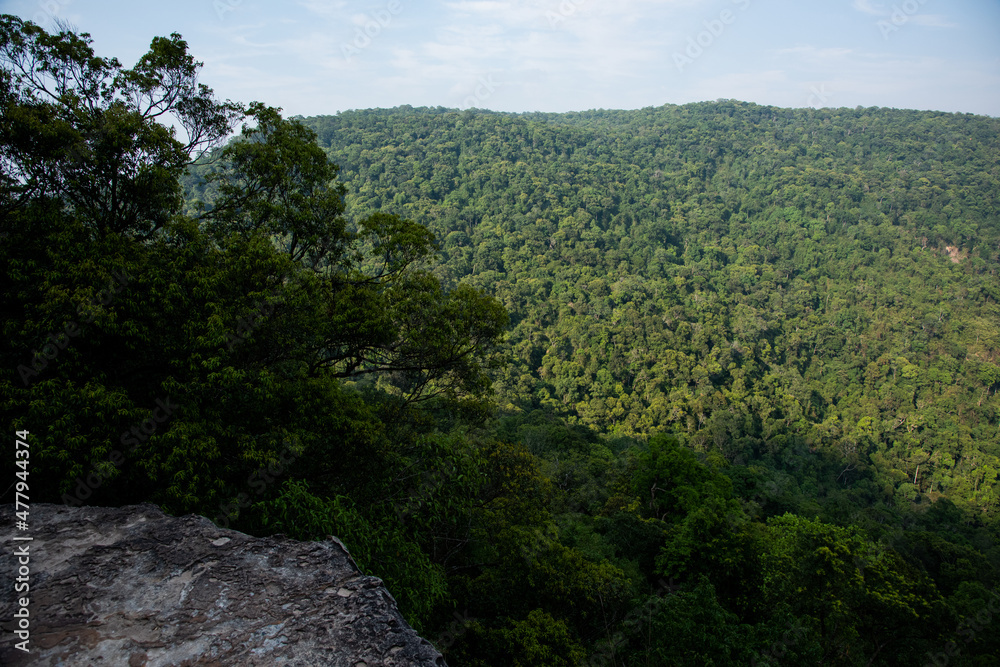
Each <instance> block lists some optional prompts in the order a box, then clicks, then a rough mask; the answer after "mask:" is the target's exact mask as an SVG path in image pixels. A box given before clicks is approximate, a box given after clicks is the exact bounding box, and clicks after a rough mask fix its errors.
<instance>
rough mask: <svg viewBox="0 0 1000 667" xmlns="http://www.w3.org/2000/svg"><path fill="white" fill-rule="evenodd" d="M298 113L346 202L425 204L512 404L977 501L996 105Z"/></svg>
mask: <svg viewBox="0 0 1000 667" xmlns="http://www.w3.org/2000/svg"><path fill="white" fill-rule="evenodd" d="M304 122H305V123H306V124H307V125H309V126H311V127H312V128H313V129H314V130H316V132H317V133H318V135H319V138H320V143H321V145H323V146H324V147H325V148H326V149H327V151H328V153H329V155H330V156H331V158H332V160H333V161H334V162H336V163H337V164H339V165H340V167H341V178H342V180H343V181H344V182H345V183H346V185H347V190H348V195H347V201H348V209H349V210H352V211H354V212H355V213H356V214H358V215H361V214H363V213H364V212H366V211H369V210H383V211H390V212H394V213H399V214H401V215H404V216H406V217H409V218H412V219H414V220H415V221H417V222H421V223H423V224H426V225H427V226H428V227H429V228H430V229H431V230H432V231H433V232H434V233H435V235H436V236H437V238H438V240H439V242H440V244H441V249H442V258H443V263H442V266H441V267H440V268H439V272H440V274H441V275H442V277H444V278H446V279H448V280H451V281H463V282H468V283H470V284H472V285H475V286H477V287H481V288H483V289H485V290H486V291H488V292H490V293H492V294H494V295H495V296H497V297H498V298H499V299H500V300H501V301H502V302H503V303H504V304H505V305H506V307H507V308H508V310H509V311H510V313H511V318H512V323H513V327H512V330H511V333H510V336H509V342H510V346H511V349H512V351H513V358H512V363H511V365H510V366H509V368H508V370H507V371H506V372H505V373H504V374H503V376H502V377H501V378H500V380H499V382H498V388H499V390H500V392H501V396H503V398H504V401H505V403H506V404H507V405H508V407H516V408H519V409H522V410H526V411H530V410H531V409H538V408H541V409H545V410H547V411H554V412H556V413H557V414H559V415H561V416H563V417H565V418H566V419H567V420H568V421H569V422H571V423H574V422H575V423H580V424H583V425H587V426H590V427H593V428H595V429H597V430H598V431H600V432H604V433H607V434H612V435H633V436H635V435H638V436H645V435H648V434H650V433H653V432H657V431H667V432H670V433H673V434H675V435H676V436H678V437H680V438H681V439H682V441H685V442H687V443H688V444H689V445H690V446H692V447H694V448H695V449H701V450H708V449H718V450H719V451H721V452H722V453H723V454H724V455H725V456H726V457H727V458H728V459H729V460H730V461H733V462H736V463H746V462H751V461H755V460H760V459H763V460H766V461H767V462H769V463H770V464H771V465H772V466H774V467H776V468H778V469H786V470H788V471H794V470H798V471H801V470H802V469H803V466H805V468H806V469H813V470H814V471H822V470H825V471H828V472H830V473H833V477H830V479H831V480H832V479H833V478H834V477H835V478H836V479H837V480H838V481H839V483H840V484H848V483H850V482H858V483H857V484H852V486H853V487H855V488H854V490H853V492H854V493H856V494H858V498H857V500H860V501H862V502H867V501H875V500H886V499H888V500H890V501H892V500H893V499H898V500H899V501H901V502H905V501H909V500H912V499H913V498H915V497H917V494H918V493H924V494H930V496H931V497H936V494H946V495H947V496H949V497H950V498H952V499H953V500H956V501H958V502H960V503H965V504H967V506H968V508H969V509H970V510H972V511H973V512H975V513H981V512H985V513H988V514H991V513H992V512H994V511H995V510H996V508H997V502H998V500H1000V499H998V496H997V485H996V476H997V472H998V471H1000V443H998V438H997V400H998V399H997V398H996V396H995V392H996V389H997V387H998V385H1000V366H998V365H997V353H998V350H1000V335H998V331H997V326H996V325H997V323H998V322H1000V308H998V305H997V300H998V298H1000V282H998V278H997V275H996V269H997V262H998V252H1000V206H998V195H1000V167H998V159H997V158H998V157H1000V132H998V130H1000V122H998V121H997V120H996V119H991V118H986V117H978V116H972V115H956V114H943V113H934V112H916V111H899V110H888V109H860V108H859V109H856V110H849V109H838V110H808V109H807V110H789V109H779V108H773V107H761V106H757V105H753V104H744V103H738V102H732V101H720V102H716V103H704V104H693V105H686V106H665V107H661V108H655V109H643V110H638V111H591V112H584V113H573V114H521V115H515V114H500V113H491V112H480V111H467V112H456V111H451V110H446V109H413V108H409V107H402V108H398V109H392V110H368V111H351V112H346V113H341V114H339V115H337V116H325V117H317V118H308V119H304ZM393 193H394V194H393ZM389 196H392V199H388V197H389ZM795 476H796V477H801V475H799V474H797V475H795ZM821 476H822V475H821Z"/></svg>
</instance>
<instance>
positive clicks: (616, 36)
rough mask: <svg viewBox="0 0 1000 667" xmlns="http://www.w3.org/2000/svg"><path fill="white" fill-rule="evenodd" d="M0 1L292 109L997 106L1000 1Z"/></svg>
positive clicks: (118, 50) (237, 94) (993, 109)
mask: <svg viewBox="0 0 1000 667" xmlns="http://www.w3.org/2000/svg"><path fill="white" fill-rule="evenodd" d="M0 12H3V13H12V14H16V15H18V16H20V17H22V18H27V19H33V20H36V21H41V22H42V24H43V25H45V26H46V27H51V25H52V18H53V17H59V18H61V19H65V20H68V21H69V22H70V23H71V24H73V25H74V26H75V27H77V28H78V29H79V30H81V31H84V32H89V33H91V35H92V36H93V38H94V46H95V48H96V50H97V52H98V53H99V54H101V55H109V56H111V55H113V56H116V57H118V58H119V60H121V61H122V62H123V63H125V64H127V65H131V64H132V63H134V62H135V60H136V59H137V58H138V57H139V56H140V55H141V54H142V53H144V52H145V50H146V49H147V48H148V46H149V41H150V39H152V37H154V36H155V35H167V34H169V33H171V32H179V33H181V34H182V35H183V36H184V38H185V39H186V40H187V41H188V43H189V45H190V50H191V52H192V53H193V54H194V55H195V57H196V58H197V59H198V60H201V61H203V62H204V63H205V67H204V69H203V71H202V76H201V80H202V82H203V83H205V84H207V85H209V86H210V87H212V88H214V89H215V90H216V92H217V93H218V94H219V95H220V96H221V97H225V98H231V99H233V100H239V101H241V102H250V101H252V100H260V101H262V102H266V103H268V104H271V105H274V106H280V107H283V108H284V110H285V113H286V115H297V114H302V115H318V114H332V113H336V112H337V111H343V110H346V109H362V108H368V107H393V106H398V105H401V104H411V105H413V106H439V105H440V106H445V107H457V108H467V107H469V106H477V107H481V108H488V109H496V110H502V111H570V110H584V109H594V108H605V109H635V108H640V107H646V106H659V105H662V104H665V103H673V104H681V103H685V102H693V101H699V100H714V99H717V98H732V99H739V100H746V101H751V102H757V103H759V104H773V105H778V106H784V107H805V106H814V107H820V106H831V107H855V106H858V105H861V106H866V107H867V106H885V107H898V108H911V109H935V110H942V111H961V112H972V113H979V114H988V115H991V116H1000V37H998V35H1000V0H798V1H797V2H793V1H792V0H450V1H449V0H372V1H367V0H357V1H353V0H352V1H344V0H341V1H327V2H324V1H322V0H299V1H297V2H295V1H290V2H280V3H279V2H263V1H258V0H174V1H172V2H134V1H132V2H125V1H122V0H33V1H32V0H0ZM366 32H367V34H366Z"/></svg>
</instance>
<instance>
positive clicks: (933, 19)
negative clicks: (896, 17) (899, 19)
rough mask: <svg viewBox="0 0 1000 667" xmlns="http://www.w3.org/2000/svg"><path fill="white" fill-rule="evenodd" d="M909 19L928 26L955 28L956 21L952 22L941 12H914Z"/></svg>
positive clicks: (956, 25)
mask: <svg viewBox="0 0 1000 667" xmlns="http://www.w3.org/2000/svg"><path fill="white" fill-rule="evenodd" d="M910 20H911V21H913V22H914V23H916V24H917V25H922V26H926V27H928V28H957V27H958V24H957V23H952V22H951V21H949V20H948V18H947V17H946V16H944V15H943V14H915V15H913V16H911V17H910Z"/></svg>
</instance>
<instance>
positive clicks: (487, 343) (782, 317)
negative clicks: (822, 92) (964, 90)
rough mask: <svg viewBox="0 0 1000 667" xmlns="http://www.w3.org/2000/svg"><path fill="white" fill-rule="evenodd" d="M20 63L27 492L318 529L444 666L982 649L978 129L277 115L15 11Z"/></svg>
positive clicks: (15, 290) (888, 118) (985, 465)
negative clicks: (172, 124) (396, 606)
mask: <svg viewBox="0 0 1000 667" xmlns="http://www.w3.org/2000/svg"><path fill="white" fill-rule="evenodd" d="M0 62H2V65H3V70H2V72H3V76H2V78H0V104H2V110H3V115H2V117H0V150H2V156H3V161H2V163H0V240H2V242H0V254H2V256H3V261H2V267H3V269H2V270H3V276H2V281H3V289H2V290H0V317H2V325H3V328H4V333H5V336H4V339H3V341H2V345H3V347H2V348H0V353H2V356H3V359H4V362H3V364H2V368H0V397H2V402H0V409H2V412H3V415H4V419H5V423H8V424H11V425H12V426H13V427H14V428H16V429H25V430H29V431H31V434H30V440H31V458H30V467H29V466H28V465H27V463H26V464H25V465H23V466H19V467H18V468H16V471H17V474H18V475H19V476H20V479H22V480H26V481H27V482H28V483H29V485H30V488H31V498H32V500H33V501H34V502H45V501H49V502H65V503H67V504H71V505H76V504H81V503H92V504H98V505H123V504H128V503H134V502H145V501H149V502H156V503H158V504H160V505H161V506H163V507H164V508H165V509H167V510H168V511H171V512H175V513H182V512H199V513H202V514H204V515H206V516H208V517H210V518H213V519H214V520H215V521H216V522H217V523H219V524H220V525H223V526H231V527H234V528H237V529H239V530H243V531H246V532H249V533H252V534H258V535H266V534H273V533H276V532H284V533H286V534H289V535H292V536H294V537H297V538H300V539H323V538H324V537H325V536H326V535H329V534H335V535H337V536H339V537H340V538H341V539H343V541H344V542H345V543H346V544H347V545H348V547H349V548H350V549H351V552H352V554H353V555H354V556H355V558H356V559H357V561H358V562H359V564H360V565H361V567H362V568H364V569H365V570H366V571H367V572H370V573H373V574H376V575H378V576H380V577H382V578H383V579H384V580H385V582H386V585H387V586H388V587H389V590H390V591H391V592H392V593H393V595H394V596H395V597H396V599H397V600H398V601H399V603H400V607H401V609H402V610H403V612H404V614H405V615H406V617H407V619H408V620H409V621H410V622H411V623H412V624H413V625H414V626H415V627H417V628H418V629H419V630H420V631H421V632H422V633H424V635H425V636H427V637H428V638H430V639H432V641H434V642H435V644H436V645H437V646H438V647H439V648H440V649H441V650H442V651H444V652H445V653H446V655H447V657H448V660H449V661H450V663H451V664H453V665H473V666H476V665H484V666H485V665H504V666H505V667H506V666H509V665H515V666H516V665H522V666H524V667H527V666H529V665H531V666H534V665H545V666H549V665H552V666H558V665H591V666H593V665H646V664H670V665H698V666H702V665H707V664H708V665H749V664H787V665H817V664H823V665H896V664H906V665H914V664H938V665H940V664H952V665H986V664H992V663H991V662H990V660H991V659H993V656H995V655H997V654H998V653H1000V644H998V640H997V639H996V638H997V637H998V635H997V633H996V632H995V628H994V629H993V630H990V629H989V626H990V624H991V623H993V622H994V621H993V618H994V616H996V614H997V612H998V611H1000V594H998V588H997V585H998V584H1000V550H998V547H997V546H996V545H997V537H998V523H997V511H998V507H997V500H998V499H997V496H996V494H997V472H998V470H1000V467H998V466H1000V462H998V456H1000V452H998V437H997V413H996V401H997V399H996V395H995V392H996V389H997V388H998V384H1000V366H998V364H997V350H998V343H1000V341H998V336H1000V334H998V331H997V322H998V321H1000V320H998V317H997V312H996V311H997V298H998V293H1000V289H998V287H1000V286H998V284H997V276H996V267H997V264H998V253H1000V225H998V217H997V216H998V211H1000V208H998V206H997V200H996V198H997V196H998V193H1000V188H998V187H997V186H998V168H1000V167H998V160H997V157H998V156H1000V150H998V148H1000V147H998V145H997V142H998V136H1000V133H998V131H997V130H998V129H1000V128H998V121H997V120H995V119H991V118H984V117H977V116H969V115H957V114H939V113H932V112H915V111H897V110H886V109H857V110H845V109H840V110H788V109H777V108H772V107H760V106H757V105H752V104H744V103H739V102H733V101H719V102H715V103H705V104H695V105H685V106H680V107H677V106H665V107H662V108H657V109H643V110H638V111H591V112H585V113H577V114H497V113H491V112H483V111H469V112H457V111H453V110H448V109H413V108H409V107H403V108H399V109H393V110H369V111H352V112H347V113H342V114H339V115H337V116H326V117H317V118H308V119H292V120H286V119H284V118H282V116H281V115H280V113H279V111H278V110H276V109H272V108H268V107H266V106H264V105H261V104H257V103H254V104H250V105H248V106H243V105H241V104H237V103H232V102H220V101H218V100H216V99H215V98H214V96H213V94H212V91H211V90H210V89H208V88H207V87H205V86H202V85H200V84H198V83H197V74H198V72H199V69H200V65H199V64H198V63H197V62H195V61H194V60H193V58H192V57H191V56H190V55H189V54H188V53H187V45H186V44H185V43H184V41H183V40H182V39H181V37H180V36H179V35H172V36H171V37H170V38H157V39H156V40H154V41H153V43H152V45H151V49H150V52H149V54H147V56H145V57H143V58H142V59H141V60H140V61H139V63H137V64H136V66H134V67H132V68H130V69H126V68H124V67H123V66H121V65H120V64H119V63H118V62H117V61H114V60H108V59H102V58H97V57H95V56H94V54H93V51H92V50H91V48H90V46H89V39H88V38H87V37H86V36H77V35H74V34H72V33H69V32H64V33H59V34H49V33H46V32H45V31H43V30H41V29H39V28H37V27H35V26H33V25H31V24H27V23H24V22H22V21H20V20H19V19H16V18H14V17H9V16H6V17H2V19H0ZM168 116H172V117H173V118H174V119H175V120H176V121H177V123H178V127H180V128H182V129H183V132H182V133H177V134H174V133H171V131H170V130H168V129H167V128H166V126H165V125H163V124H161V122H162V121H163V120H164V119H166V118H167V117H168ZM241 121H242V122H244V123H245V125H244V127H243V128H242V131H241V132H240V133H239V135H238V136H237V137H235V138H234V139H233V140H231V141H228V142H225V138H226V137H227V135H228V134H229V133H230V131H231V129H232V128H233V127H234V126H235V125H236V124H238V123H240V122H241ZM942 661H943V662H942Z"/></svg>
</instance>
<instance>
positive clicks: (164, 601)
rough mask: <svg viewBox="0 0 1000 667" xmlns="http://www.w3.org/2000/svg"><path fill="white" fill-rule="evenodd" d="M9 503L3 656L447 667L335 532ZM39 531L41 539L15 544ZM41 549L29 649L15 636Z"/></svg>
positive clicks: (5, 510)
mask: <svg viewBox="0 0 1000 667" xmlns="http://www.w3.org/2000/svg"><path fill="white" fill-rule="evenodd" d="M14 521H15V517H14V507H13V506H12V505H5V506H2V507H0V536H2V541H3V544H4V555H3V557H2V558H0V590H2V591H3V593H2V594H0V627H2V630H3V636H2V638H0V664H3V665H32V666H35V665H53V666H54V665H60V666H72V665H108V666H111V667H119V666H121V667H140V666H143V665H147V666H149V667H161V666H167V665H176V666H182V665H183V666H189V665H190V666H193V665H218V666H222V665H240V666H241V667H243V666H256V665H261V666H264V665H267V666H268V667H270V666H272V665H288V666H291V665H296V666H302V667H315V666H319V665H331V666H336V667H363V666H370V667H374V666H376V665H385V666H390V665H392V666H395V665H434V666H443V665H444V664H445V661H444V659H443V658H442V657H441V655H440V653H438V652H437V650H435V649H434V647H433V646H432V645H431V644H430V643H429V642H427V641H426V640H424V639H421V638H420V637H418V636H417V634H416V632H414V630H413V629H412V628H411V627H410V626H409V625H408V624H407V623H406V621H405V620H403V617H402V616H401V615H400V613H399V611H398V610H397V608H396V601H395V600H394V599H393V598H392V596H391V595H390V594H389V592H388V591H387V590H386V589H385V588H384V587H383V585H382V581H381V580H380V579H377V578H375V577H369V576H365V575H363V574H361V572H360V571H359V570H358V568H357V566H356V565H355V563H354V561H353V560H352V559H351V556H350V554H349V553H348V552H347V549H345V548H344V546H343V545H342V544H341V543H340V542H339V541H337V540H336V539H330V540H328V541H326V542H299V541H295V540H290V539H287V538H284V537H280V536H279V537H271V538H256V537H251V536H249V535H245V534H243V533H238V532H236V531H234V530H226V529H222V528H219V527H217V526H215V525H214V524H213V523H212V522H211V521H209V520H208V519H205V518H202V517H197V516H185V517H180V518H175V517H170V516H167V515H165V514H163V512H161V511H160V510H159V509H158V508H157V507H156V506H154V505H148V504H145V505H134V506H130V507H121V508H102V507H79V508H70V507H65V506H62V505H32V506H31V509H30V526H29V530H27V531H17V530H16V529H15V525H14ZM15 535H17V536H31V537H33V538H34V539H33V540H32V541H30V542H15V541H14V540H13V538H14V537H15ZM23 544H28V545H30V546H29V553H30V565H29V567H30V569H31V574H30V586H31V590H30V592H29V593H28V594H27V595H28V597H29V598H30V606H29V612H30V633H31V634H30V645H29V646H30V653H27V654H25V653H23V652H22V651H20V650H17V649H16V648H15V647H14V645H15V643H16V642H17V641H18V638H17V637H16V636H15V635H14V634H13V631H14V629H15V627H16V626H15V623H14V622H13V620H12V619H13V615H14V612H15V610H16V609H17V606H16V605H17V603H16V601H15V598H18V597H21V596H23V595H24V594H22V593H15V592H14V584H15V577H16V576H17V568H18V564H17V558H15V557H14V555H13V554H14V549H15V547H16V546H20V545H23Z"/></svg>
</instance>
